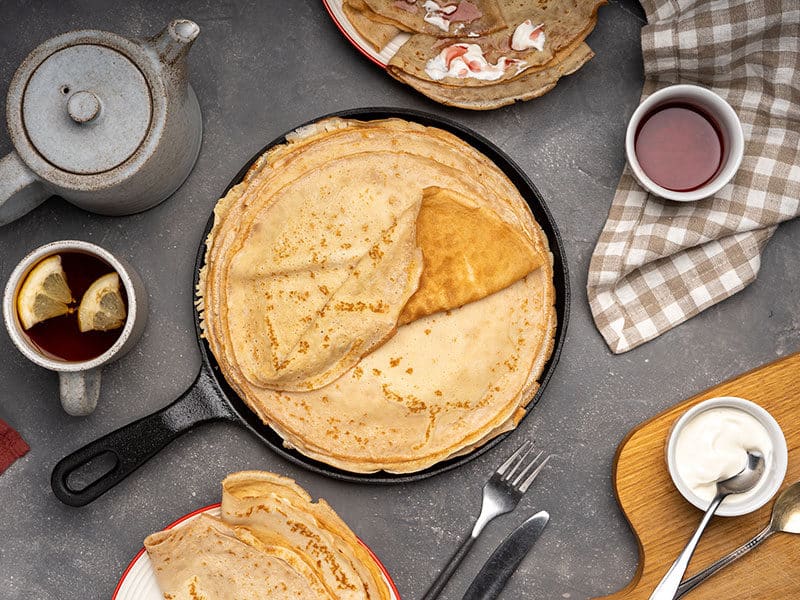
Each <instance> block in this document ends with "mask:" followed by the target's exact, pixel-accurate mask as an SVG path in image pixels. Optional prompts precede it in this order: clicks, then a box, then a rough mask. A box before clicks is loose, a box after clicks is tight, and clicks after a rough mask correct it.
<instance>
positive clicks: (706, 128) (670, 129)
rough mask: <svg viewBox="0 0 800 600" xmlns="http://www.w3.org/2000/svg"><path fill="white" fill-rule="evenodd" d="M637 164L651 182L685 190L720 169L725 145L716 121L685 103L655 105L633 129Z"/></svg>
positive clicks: (698, 184)
mask: <svg viewBox="0 0 800 600" xmlns="http://www.w3.org/2000/svg"><path fill="white" fill-rule="evenodd" d="M634 144H635V146H634V147H635V150H634V151H635V153H636V159H637V160H638V161H639V165H640V166H641V168H642V170H643V171H644V172H645V173H646V174H647V176H648V177H649V178H650V179H651V180H653V182H654V183H656V184H658V185H660V186H661V187H663V188H666V189H668V190H672V191H674V192H689V191H693V190H696V189H699V188H701V187H703V186H704V185H706V184H707V183H709V182H710V181H711V180H713V179H714V177H716V176H717V174H718V173H719V172H720V170H721V168H722V165H723V163H724V160H725V145H724V141H723V135H722V131H721V129H720V126H719V124H718V123H717V122H716V121H715V120H714V119H713V117H711V116H710V115H708V114H707V113H706V112H705V111H704V110H702V109H701V108H698V107H696V106H693V105H692V104H688V103H670V104H664V105H661V106H658V107H656V108H655V109H654V110H653V111H651V112H650V113H648V114H647V115H645V116H644V118H643V119H642V121H641V123H640V124H639V127H638V128H637V130H636V138H635V142H634Z"/></svg>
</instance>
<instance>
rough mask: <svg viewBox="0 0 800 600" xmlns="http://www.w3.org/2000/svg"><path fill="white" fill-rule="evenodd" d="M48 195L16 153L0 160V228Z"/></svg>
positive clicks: (37, 204) (29, 209) (42, 200)
mask: <svg viewBox="0 0 800 600" xmlns="http://www.w3.org/2000/svg"><path fill="white" fill-rule="evenodd" d="M50 195H51V194H50V192H49V191H47V190H46V189H45V187H44V186H43V185H42V182H41V181H39V179H38V177H36V174H35V173H34V172H33V171H31V170H30V169H29V168H28V166H27V165H26V164H25V163H24V162H22V159H21V158H20V157H19V155H18V154H17V153H16V152H12V153H10V154H6V155H5V156H4V157H3V158H0V226H2V225H8V224H9V223H11V222H12V221H16V220H17V219H19V218H20V217H21V216H22V215H24V214H26V213H27V212H29V211H31V210H33V209H34V208H36V207H37V206H39V205H40V204H41V203H42V202H44V201H45V200H47V198H48V197H50Z"/></svg>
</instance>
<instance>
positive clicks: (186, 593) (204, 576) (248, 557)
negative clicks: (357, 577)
mask: <svg viewBox="0 0 800 600" xmlns="http://www.w3.org/2000/svg"><path fill="white" fill-rule="evenodd" d="M145 547H146V548H147V554H148V556H149V557H150V561H151V562H152V564H153V569H154V571H155V574H156V580H157V581H158V586H159V588H160V589H161V592H162V593H163V595H164V598H167V599H170V600H197V599H198V598H214V599H215V600H223V599H225V598H230V599H231V600H233V599H235V600H266V599H268V598H269V599H270V600H283V599H286V600H289V599H292V600H296V599H297V598H324V599H325V600H335V599H336V596H333V595H330V594H328V593H327V590H325V588H324V587H321V586H319V585H318V582H316V581H314V580H310V579H306V578H305V577H304V576H303V574H301V573H300V572H298V571H296V570H295V569H294V568H293V567H292V566H291V565H290V564H289V563H288V562H286V561H285V560H283V559H282V558H281V557H279V556H276V555H271V554H270V553H268V552H264V551H263V550H261V549H259V548H256V547H253V546H252V545H250V544H248V543H247V542H246V541H243V540H242V539H240V537H238V535H237V530H236V529H234V528H233V527H231V526H230V525H227V524H226V523H224V522H222V521H220V520H219V519H215V518H214V517H210V516H208V515H204V514H201V515H200V516H199V517H197V518H196V519H194V520H192V521H191V522H190V523H188V524H187V525H185V526H183V527H176V528H174V529H167V530H165V531H160V532H158V533H154V534H153V535H150V536H148V537H147V538H146V539H145Z"/></svg>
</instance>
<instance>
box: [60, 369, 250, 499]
mask: <svg viewBox="0 0 800 600" xmlns="http://www.w3.org/2000/svg"><path fill="white" fill-rule="evenodd" d="M221 395H222V392H221V391H220V390H219V388H218V387H217V384H216V382H215V381H214V379H213V377H212V376H211V374H210V373H209V371H208V369H207V367H205V366H203V367H201V369H200V373H199V375H198V376H197V379H195V380H194V383H192V385H191V386H190V387H189V389H188V390H186V391H185V392H184V393H183V394H182V395H181V396H180V397H179V398H178V399H177V400H175V402H173V403H172V404H170V405H169V406H166V407H164V408H162V409H161V410H159V411H158V412H155V413H153V414H151V415H148V416H146V417H142V418H141V419H139V420H138V421H134V422H133V423H129V424H128V425H125V426H124V427H121V428H120V429H117V430H116V431H112V432H111V433H109V434H108V435H105V436H103V437H101V438H100V439H98V440H95V441H94V442H91V443H89V444H87V445H86V446H84V447H83V448H81V449H79V450H76V451H75V452H73V453H72V454H70V455H69V456H67V457H65V458H63V459H61V460H60V461H59V462H58V464H57V465H56V466H55V468H54V469H53V474H52V477H51V478H50V485H51V487H52V488H53V493H54V494H55V495H56V498H58V499H59V500H61V501H62V502H63V503H64V504H68V505H70V506H85V505H87V504H89V503H90V502H92V501H93V500H96V499H97V498H99V497H100V496H101V495H102V494H104V493H106V492H107V491H108V490H110V489H111V488H112V487H114V486H115V485H117V484H118V483H119V482H120V481H122V480H123V479H125V478H126V477H127V476H128V475H130V474H131V473H133V472H134V471H135V470H136V469H138V468H139V467H141V466H142V465H143V464H144V463H145V462H147V460H148V459H150V458H151V457H152V456H153V455H154V454H156V453H157V452H158V451H159V450H161V449H162V448H164V447H165V446H166V445H167V444H169V443H170V442H171V441H173V440H174V439H176V438H177V437H178V436H180V435H182V434H183V433H186V432H187V431H189V430H190V429H192V428H193V427H196V426H197V425H200V424H202V423H208V422H210V421H220V420H227V421H233V420H235V415H234V413H233V411H232V409H230V408H229V407H228V405H227V403H224V402H221V401H220V397H221ZM101 456H102V457H104V458H107V457H109V458H111V459H112V462H113V466H112V467H111V469H110V470H109V471H107V472H106V473H104V474H103V475H101V476H100V477H98V478H97V479H95V480H94V481H92V482H91V483H89V484H88V485H85V486H84V487H82V488H80V489H75V488H74V487H72V486H71V485H70V483H69V478H70V475H71V474H72V473H73V472H75V471H76V470H78V469H80V468H81V467H85V466H86V465H88V464H89V463H90V462H91V461H92V460H94V459H99V458H100V457H101Z"/></svg>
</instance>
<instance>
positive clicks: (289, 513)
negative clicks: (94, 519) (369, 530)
mask: <svg viewBox="0 0 800 600" xmlns="http://www.w3.org/2000/svg"><path fill="white" fill-rule="evenodd" d="M222 485H223V492H222V508H221V515H220V518H216V517H212V516H209V515H208V514H205V513H202V514H200V516H198V517H197V518H195V519H193V520H191V521H189V522H188V523H186V524H184V525H181V526H178V527H174V528H172V529H166V530H164V531H160V532H158V533H154V534H152V535H150V536H148V537H147V538H146V539H145V542H144V544H145V548H146V549H147V554H148V556H149V557H150V560H151V562H152V564H153V570H154V572H155V575H156V579H157V581H158V585H159V587H160V589H161V591H162V593H163V594H164V598H166V599H168V600H196V599H198V598H214V599H215V600H226V599H231V600H266V599H270V600H283V599H285V600H289V599H293V600H297V598H303V599H310V598H315V599H319V600H389V598H391V593H390V591H389V588H388V585H387V583H386V581H385V579H384V578H383V575H382V573H381V572H380V570H379V568H378V566H377V564H376V563H375V561H374V560H373V559H372V558H371V556H370V555H369V552H368V551H367V550H366V549H365V548H364V546H362V545H361V543H360V542H359V541H358V538H356V536H355V534H354V533H353V532H352V531H351V530H350V529H349V528H348V527H347V525H346V524H345V523H344V522H343V521H342V520H341V519H340V518H339V516H338V515H337V514H336V513H335V512H334V511H333V509H331V507H330V506H328V504H327V503H326V502H325V501H324V500H319V501H318V502H316V503H314V502H312V501H311V498H310V496H309V495H308V494H307V493H306V492H305V490H303V489H302V488H300V487H299V486H298V485H297V484H295V482H294V481H292V480H291V479H287V478H285V477H281V476H279V475H275V474H273V473H267V472H264V471H242V472H239V473H233V474H231V475H229V476H228V477H226V478H225V480H224V481H223V482H222Z"/></svg>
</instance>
